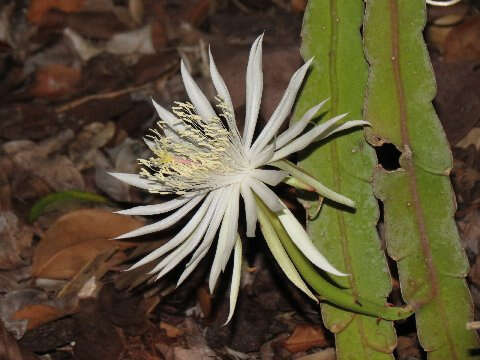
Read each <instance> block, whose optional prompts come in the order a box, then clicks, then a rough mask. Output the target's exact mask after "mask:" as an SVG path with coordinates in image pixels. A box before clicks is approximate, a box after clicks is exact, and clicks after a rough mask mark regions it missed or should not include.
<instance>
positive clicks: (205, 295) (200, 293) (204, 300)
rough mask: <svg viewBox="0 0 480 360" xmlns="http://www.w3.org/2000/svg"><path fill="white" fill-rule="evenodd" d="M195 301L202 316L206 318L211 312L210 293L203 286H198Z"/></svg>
mask: <svg viewBox="0 0 480 360" xmlns="http://www.w3.org/2000/svg"><path fill="white" fill-rule="evenodd" d="M197 301H198V304H199V305H200V309H202V314H203V316H204V317H206V318H208V317H209V316H210V315H211V313H212V295H211V294H210V292H209V291H208V290H207V288H206V287H205V286H202V287H199V288H198V290H197Z"/></svg>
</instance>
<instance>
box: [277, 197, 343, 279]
mask: <svg viewBox="0 0 480 360" xmlns="http://www.w3.org/2000/svg"><path fill="white" fill-rule="evenodd" d="M278 218H279V220H280V222H281V223H282V225H283V227H284V228H285V230H286V232H287V233H288V235H289V236H290V238H291V239H292V241H293V242H294V244H295V245H296V246H297V247H298V249H299V250H300V251H301V252H302V253H303V255H305V256H306V258H307V259H308V260H310V261H311V262H312V263H313V264H314V265H316V266H318V267H319V268H320V269H322V270H324V271H327V272H329V273H331V274H334V275H338V276H348V274H345V273H342V272H340V271H338V270H337V269H336V268H335V267H334V266H333V265H332V264H330V263H329V262H328V260H327V259H326V258H325V257H324V256H323V255H322V254H321V253H320V251H318V249H317V248H316V246H315V245H313V243H312V241H311V240H310V237H309V236H308V234H307V232H306V231H305V229H304V228H303V226H302V225H301V224H300V223H299V222H298V220H297V219H296V218H295V216H293V214H292V213H291V212H290V210H288V208H287V207H286V206H284V208H283V211H282V212H281V213H280V214H279V215H278Z"/></svg>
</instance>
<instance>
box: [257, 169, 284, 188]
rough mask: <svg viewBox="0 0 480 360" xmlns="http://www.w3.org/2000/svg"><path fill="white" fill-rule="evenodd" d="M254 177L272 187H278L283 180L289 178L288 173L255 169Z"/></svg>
mask: <svg viewBox="0 0 480 360" xmlns="http://www.w3.org/2000/svg"><path fill="white" fill-rule="evenodd" d="M252 176H253V177H254V178H255V179H257V180H260V181H261V182H264V183H265V184H268V185H270V186H277V185H278V184H279V183H280V182H281V181H282V180H283V179H285V178H286V177H287V176H288V173H287V172H286V171H278V170H263V169H255V170H253V171H252Z"/></svg>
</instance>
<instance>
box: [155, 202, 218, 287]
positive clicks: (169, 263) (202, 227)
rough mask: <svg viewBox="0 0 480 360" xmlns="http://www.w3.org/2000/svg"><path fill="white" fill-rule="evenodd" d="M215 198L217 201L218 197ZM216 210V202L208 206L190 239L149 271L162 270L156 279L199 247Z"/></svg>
mask: <svg viewBox="0 0 480 360" xmlns="http://www.w3.org/2000/svg"><path fill="white" fill-rule="evenodd" d="M215 200H216V201H217V200H218V199H215ZM216 201H215V202H216ZM214 210H215V204H213V206H210V207H209V208H208V212H207V214H206V215H205V216H204V217H203V219H202V221H201V222H200V224H199V225H198V226H197V228H196V229H195V230H194V231H193V233H192V234H191V235H190V236H189V237H188V239H187V240H186V241H185V242H184V243H183V244H182V245H180V246H179V247H178V248H177V249H175V250H174V251H172V252H171V253H170V254H168V256H166V257H165V258H164V259H163V260H162V261H161V262H160V263H158V264H157V266H155V267H154V268H153V269H152V270H151V271H149V274H154V273H156V272H159V271H160V270H161V271H160V273H159V274H158V275H157V277H156V280H158V279H160V278H161V277H162V276H164V275H165V274H167V273H168V272H169V271H170V270H172V269H173V268H174V267H175V266H177V265H178V264H179V263H180V262H181V261H182V260H183V259H185V257H186V256H188V254H190V253H191V252H192V251H193V250H194V249H195V248H196V247H197V245H198V243H199V242H200V241H201V240H202V238H203V235H205V231H207V228H208V226H209V224H210V221H211V220H212V217H213V213H214Z"/></svg>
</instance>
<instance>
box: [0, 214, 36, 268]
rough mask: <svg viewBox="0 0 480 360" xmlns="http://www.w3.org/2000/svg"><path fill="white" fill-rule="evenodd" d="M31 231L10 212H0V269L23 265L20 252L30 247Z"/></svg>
mask: <svg viewBox="0 0 480 360" xmlns="http://www.w3.org/2000/svg"><path fill="white" fill-rule="evenodd" d="M32 238H33V231H32V229H31V228H30V227H28V226H25V225H22V224H21V223H20V222H19V220H18V218H17V216H16V215H15V214H14V213H13V212H11V211H1V212H0V269H1V270H8V269H14V268H16V267H18V266H20V265H23V264H24V262H25V261H24V260H23V259H22V256H21V255H22V251H24V250H25V249H28V248H29V247H30V246H31V243H32Z"/></svg>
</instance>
